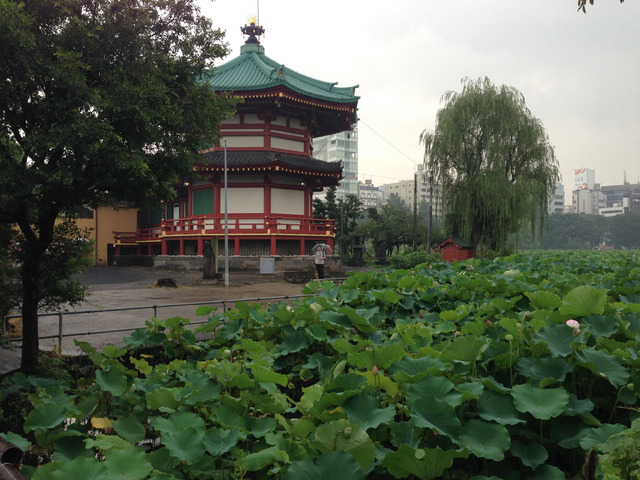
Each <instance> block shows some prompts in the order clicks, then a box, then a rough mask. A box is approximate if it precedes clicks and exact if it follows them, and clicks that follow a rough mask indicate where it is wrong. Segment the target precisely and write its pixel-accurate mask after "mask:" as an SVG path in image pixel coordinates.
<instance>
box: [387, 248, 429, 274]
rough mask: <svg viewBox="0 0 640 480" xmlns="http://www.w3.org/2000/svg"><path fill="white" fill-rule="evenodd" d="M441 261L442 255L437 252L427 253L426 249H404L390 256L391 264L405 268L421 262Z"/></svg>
mask: <svg viewBox="0 0 640 480" xmlns="http://www.w3.org/2000/svg"><path fill="white" fill-rule="evenodd" d="M441 261H442V257H441V256H440V254H439V253H427V251H426V250H417V251H415V252H410V251H404V252H402V253H399V254H397V255H394V256H393V257H391V266H392V267H393V268H403V269H405V270H407V269H410V268H414V267H415V266H416V265H420V264H422V263H440V262H441Z"/></svg>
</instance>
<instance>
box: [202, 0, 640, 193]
mask: <svg viewBox="0 0 640 480" xmlns="http://www.w3.org/2000/svg"><path fill="white" fill-rule="evenodd" d="M197 1H198V3H199V4H200V6H201V8H202V12H203V13H204V14H205V15H206V16H208V17H209V18H211V19H212V20H213V23H214V25H215V26H216V27H219V28H221V29H223V30H226V32H227V34H226V39H227V42H228V43H229V46H230V47H231V49H232V52H231V54H230V55H229V56H228V57H227V58H226V59H224V60H223V61H221V62H220V63H221V64H222V63H224V62H226V61H228V60H230V59H232V58H234V57H236V56H237V55H239V53H240V46H241V45H242V44H243V43H244V37H243V36H242V34H241V32H240V27H241V26H242V25H244V24H246V23H247V22H248V20H249V18H250V17H251V16H252V15H256V16H257V15H259V22H260V24H261V25H262V26H263V27H264V28H265V30H266V34H265V35H264V36H263V37H262V39H261V44H262V45H263V46H264V47H265V55H267V56H268V57H270V58H271V59H273V60H275V61H276V62H278V63H281V64H284V65H285V66H287V67H288V68H291V69H293V70H296V71H298V72H300V73H303V74H305V75H309V76H311V77H313V78H316V79H318V80H323V81H330V82H338V86H340V87H347V86H353V85H359V87H358V88H357V89H356V94H357V95H358V96H359V97H360V100H359V103H358V116H359V118H360V124H359V129H358V131H359V145H358V148H359V154H358V158H359V180H361V181H363V180H364V179H367V178H370V179H372V180H373V182H374V184H375V185H381V184H383V183H391V182H394V181H397V180H404V179H409V178H412V177H413V173H414V171H415V169H416V164H418V163H422V158H423V147H422V146H421V145H420V144H419V136H420V133H421V132H422V131H423V130H424V129H433V128H434V127H435V119H436V113H437V111H438V109H439V108H441V107H442V103H441V97H442V95H443V94H444V93H445V92H447V91H450V90H453V91H460V89H461V80H462V79H463V78H464V77H469V78H472V79H477V78H480V77H488V78H489V79H490V80H491V81H492V82H493V83H494V84H496V85H502V84H504V85H508V86H511V87H515V88H516V89H518V90H519V91H520V92H521V93H522V94H523V95H524V97H525V101H526V104H527V106H528V108H529V109H530V110H531V112H532V114H533V115H534V116H535V117H537V118H539V119H540V120H541V121H542V123H543V124H544V126H545V128H546V130H547V133H548V135H549V138H550V141H551V143H552V145H554V147H555V152H556V156H557V158H558V161H559V163H560V168H561V173H562V183H563V184H564V185H565V193H567V194H569V192H571V190H573V186H574V169H579V168H590V169H593V170H595V172H596V182H598V183H601V184H602V185H617V184H622V182H623V179H624V172H626V178H627V181H628V182H630V183H638V182H640V2H639V1H637V0H627V1H626V2H625V3H623V4H620V3H619V1H618V0H596V1H595V5H593V6H589V7H588V8H587V14H586V15H585V14H583V13H582V12H577V1H576V0H517V1H516V0H393V1H380V0H340V1H338V0H322V1H310V0H262V1H261V2H258V0H197ZM570 202H571V197H570V195H568V198H567V200H566V203H570Z"/></svg>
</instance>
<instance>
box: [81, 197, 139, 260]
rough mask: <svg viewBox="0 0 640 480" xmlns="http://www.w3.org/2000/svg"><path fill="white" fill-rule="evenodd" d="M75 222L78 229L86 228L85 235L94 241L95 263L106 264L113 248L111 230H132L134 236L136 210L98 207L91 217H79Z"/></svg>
mask: <svg viewBox="0 0 640 480" xmlns="http://www.w3.org/2000/svg"><path fill="white" fill-rule="evenodd" d="M76 223H77V225H78V227H79V228H80V229H82V230H85V229H86V230H88V234H87V237H88V238H89V239H90V240H92V241H94V242H95V246H96V249H95V252H94V260H95V264H96V265H107V264H108V259H109V255H111V254H112V253H113V248H114V236H113V232H132V235H134V236H135V231H136V228H137V223H138V210H137V209H135V208H126V207H99V208H97V209H95V210H93V218H79V219H78V220H76Z"/></svg>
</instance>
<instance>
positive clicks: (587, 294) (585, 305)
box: [560, 285, 607, 317]
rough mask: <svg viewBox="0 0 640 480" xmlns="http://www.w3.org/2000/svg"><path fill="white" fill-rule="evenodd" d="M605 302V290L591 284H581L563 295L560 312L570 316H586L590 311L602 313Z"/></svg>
mask: <svg viewBox="0 0 640 480" xmlns="http://www.w3.org/2000/svg"><path fill="white" fill-rule="evenodd" d="M606 303H607V291H606V290H601V289H598V288H595V287H593V286H591V285H581V286H579V287H576V288H574V289H573V290H571V291H570V292H569V293H567V294H566V295H565V297H564V299H563V300H562V306H561V307H560V312H561V313H562V314H564V315H569V316H570V317H586V316H587V315H591V314H592V313H597V314H600V315H602V313H603V312H604V306H605V305H606Z"/></svg>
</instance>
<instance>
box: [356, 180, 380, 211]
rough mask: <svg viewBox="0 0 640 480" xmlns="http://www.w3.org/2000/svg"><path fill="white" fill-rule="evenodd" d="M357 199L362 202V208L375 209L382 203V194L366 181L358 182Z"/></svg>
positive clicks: (370, 182) (371, 183) (378, 188)
mask: <svg viewBox="0 0 640 480" xmlns="http://www.w3.org/2000/svg"><path fill="white" fill-rule="evenodd" d="M358 199H359V200H360V201H361V202H362V207H363V208H369V207H377V206H378V205H380V204H381V203H382V202H383V199H384V192H383V191H382V190H381V189H380V187H376V186H375V185H373V182H372V181H371V180H370V179H367V180H365V181H364V183H363V182H358Z"/></svg>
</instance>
